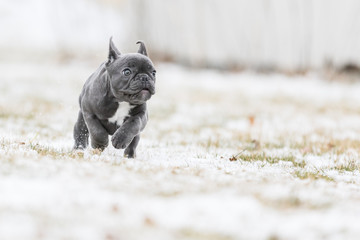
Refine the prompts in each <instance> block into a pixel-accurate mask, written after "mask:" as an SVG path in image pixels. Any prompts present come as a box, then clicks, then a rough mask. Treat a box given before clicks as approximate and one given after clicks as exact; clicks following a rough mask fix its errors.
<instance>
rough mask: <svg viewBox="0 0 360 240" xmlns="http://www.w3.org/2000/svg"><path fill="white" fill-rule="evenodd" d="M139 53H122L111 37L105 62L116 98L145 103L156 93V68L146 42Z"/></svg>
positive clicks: (133, 102)
mask: <svg viewBox="0 0 360 240" xmlns="http://www.w3.org/2000/svg"><path fill="white" fill-rule="evenodd" d="M137 43H139V44H140V47H139V50H138V52H137V53H128V54H121V53H120V51H119V50H118V49H117V48H116V47H115V45H114V43H113V41H112V38H110V44H109V45H110V46H109V57H108V61H107V62H106V64H105V67H106V70H107V73H108V75H109V78H110V88H111V91H112V93H113V95H114V96H115V98H116V99H118V100H119V101H126V102H129V103H131V104H143V103H145V102H146V101H147V100H149V99H150V98H151V96H152V95H154V94H155V79H156V70H155V68H154V64H153V63H152V62H151V60H150V58H149V57H148V56H147V51H146V47H145V44H144V43H143V42H142V41H138V42H137Z"/></svg>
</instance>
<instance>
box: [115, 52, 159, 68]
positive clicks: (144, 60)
mask: <svg viewBox="0 0 360 240" xmlns="http://www.w3.org/2000/svg"><path fill="white" fill-rule="evenodd" d="M113 65H114V67H115V68H124V67H130V68H144V69H150V68H152V69H153V68H154V64H153V63H152V61H151V60H150V58H148V57H146V56H144V55H142V54H139V53H127V54H122V55H121V57H119V58H118V59H117V60H116V61H115V62H114V63H113Z"/></svg>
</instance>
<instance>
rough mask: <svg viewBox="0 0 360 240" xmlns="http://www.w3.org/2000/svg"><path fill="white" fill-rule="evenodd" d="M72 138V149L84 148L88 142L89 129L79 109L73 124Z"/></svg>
mask: <svg viewBox="0 0 360 240" xmlns="http://www.w3.org/2000/svg"><path fill="white" fill-rule="evenodd" d="M74 139H75V144H74V149H85V148H86V147H87V146H88V144H89V130H88V128H87V126H86V123H85V120H84V116H83V114H82V112H81V110H80V111H79V115H78V120H77V122H76V123H75V126H74Z"/></svg>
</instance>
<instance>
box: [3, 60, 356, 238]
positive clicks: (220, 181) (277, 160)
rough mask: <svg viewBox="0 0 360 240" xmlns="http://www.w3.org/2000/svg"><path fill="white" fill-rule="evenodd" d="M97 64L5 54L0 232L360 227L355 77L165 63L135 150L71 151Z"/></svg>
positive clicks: (155, 234)
mask: <svg viewBox="0 0 360 240" xmlns="http://www.w3.org/2000/svg"><path fill="white" fill-rule="evenodd" d="M96 67H97V66H96V65H94V64H86V65H81V64H69V65H57V64H51V63H47V64H43V65H41V66H40V65H35V64H28V63H27V64H20V66H19V65H18V64H16V65H15V64H2V65H0V70H1V71H2V72H3V73H4V75H3V77H2V80H1V82H2V84H1V86H0V156H1V159H0V166H1V167H0V196H1V197H0V239H321V238H326V239H345V238H347V239H356V238H357V237H358V236H359V234H360V230H359V228H358V220H360V217H359V216H360V204H359V203H360V191H359V190H360V187H359V183H360V180H359V179H360V178H359V177H360V173H359V170H360V158H359V154H360V124H359V122H360V95H359V94H358V93H359V92H360V84H359V83H356V82H349V83H339V82H329V81H325V80H321V79H319V77H317V76H314V75H311V74H309V75H307V76H303V77H287V76H282V75H276V74H273V75H256V74H253V73H247V72H245V73H241V74H232V73H223V72H217V71H210V70H208V71H196V70H189V69H183V68H179V67H176V66H172V65H159V66H158V80H157V94H156V95H155V96H154V97H153V99H151V101H150V102H149V110H150V121H149V123H148V126H147V128H146V129H145V131H144V133H143V134H142V139H141V141H140V144H139V147H138V157H137V159H135V160H134V159H125V158H123V157H122V151H119V150H115V149H114V148H113V147H112V146H110V147H109V148H107V149H106V150H105V151H104V152H102V153H99V152H96V151H93V150H91V149H87V150H86V151H84V152H73V151H72V150H71V147H72V144H73V140H72V127H73V124H74V121H75V119H76V116H77V114H76V113H77V111H78V107H77V96H78V94H79V92H80V90H81V87H82V84H83V83H84V81H85V80H86V78H87V77H88V76H89V75H90V74H91V72H92V71H93V70H94V69H96Z"/></svg>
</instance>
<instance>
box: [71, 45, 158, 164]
mask: <svg viewBox="0 0 360 240" xmlns="http://www.w3.org/2000/svg"><path fill="white" fill-rule="evenodd" d="M137 43H140V47H139V50H138V53H128V54H121V53H120V52H119V50H118V49H117V48H116V47H115V45H114V43H113V42H112V38H110V44H109V45H110V46H109V57H108V60H107V61H106V62H104V63H103V64H101V65H100V67H99V68H98V69H97V70H96V71H95V72H94V73H93V74H92V75H91V76H90V77H89V78H88V80H87V81H86V83H85V84H84V87H83V89H82V92H81V94H80V97H79V103H80V111H79V116H78V120H77V122H76V124H75V126H74V139H75V145H74V149H84V148H86V147H87V145H88V143H89V134H90V139H91V146H92V147H93V148H96V149H100V150H103V149H104V148H106V147H107V146H108V143H109V135H112V138H111V142H112V144H113V146H114V147H115V148H117V149H124V148H125V152H124V155H125V156H126V157H129V158H134V157H135V154H136V153H135V150H136V146H137V145H138V143H139V140H140V132H141V131H142V130H143V129H144V128H145V125H146V123H147V121H148V114H147V110H146V101H147V100H149V99H150V98H151V96H152V95H153V94H154V93H155V76H156V71H155V68H154V65H153V63H152V62H151V60H150V58H148V56H147V52H146V47H145V44H144V43H143V42H141V41H139V42H137Z"/></svg>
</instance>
